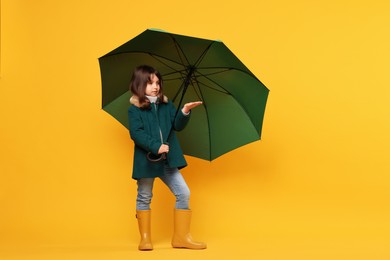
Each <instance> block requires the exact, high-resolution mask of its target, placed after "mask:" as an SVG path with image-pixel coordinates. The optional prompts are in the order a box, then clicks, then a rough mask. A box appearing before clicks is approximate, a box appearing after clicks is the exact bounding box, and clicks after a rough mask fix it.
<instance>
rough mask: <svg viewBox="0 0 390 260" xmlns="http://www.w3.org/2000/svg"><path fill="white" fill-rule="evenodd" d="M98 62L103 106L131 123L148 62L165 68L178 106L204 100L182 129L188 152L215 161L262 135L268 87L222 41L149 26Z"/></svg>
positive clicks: (165, 78)
mask: <svg viewBox="0 0 390 260" xmlns="http://www.w3.org/2000/svg"><path fill="white" fill-rule="evenodd" d="M99 64H100V70H101V79H102V107H103V110H105V111H106V112H108V113H109V114H111V115H112V116H113V117H114V118H116V119H117V120H118V121H119V122H120V123H121V124H123V125H124V126H125V127H127V128H128V118H127V108H128V107H129V105H130V104H129V98H130V96H131V93H130V92H129V83H130V79H131V75H132V72H133V70H134V68H135V67H137V66H139V65H143V64H146V65H150V66H152V67H154V68H156V69H157V70H158V71H159V72H160V73H161V75H162V77H163V89H164V94H165V95H166V96H168V98H169V99H171V100H172V101H173V102H174V104H175V105H176V106H179V104H180V100H181V99H183V100H182V102H183V104H185V103H187V102H191V101H198V100H201V101H203V105H202V106H199V107H197V108H195V109H194V111H193V113H192V115H191V120H190V122H189V123H188V125H187V127H186V128H185V129H184V130H183V131H181V132H178V133H177V136H178V138H179V140H180V144H181V147H182V149H183V151H184V153H185V154H187V155H190V156H194V157H198V158H202V159H205V160H210V161H211V160H213V159H215V158H217V157H219V156H221V155H223V154H224V153H227V152H229V151H231V150H233V149H235V148H238V147H240V146H243V145H245V144H248V143H250V142H253V141H256V140H259V139H260V137H261V130H262V123H263V118H264V111H265V106H266V102H267V97H268V93H269V90H268V89H267V87H266V86H264V84H263V83H261V81H260V80H259V79H258V78H257V77H256V76H255V75H254V74H253V73H252V72H251V71H250V70H249V69H248V68H247V67H246V66H245V65H244V64H243V63H242V62H241V61H240V60H239V59H238V58H237V57H236V56H235V55H234V54H233V53H232V52H231V51H230V50H229V49H228V48H227V47H226V46H225V44H223V43H222V42H221V41H213V40H207V39H200V38H195V37H190V36H184V35H178V34H173V33H168V32H164V31H161V30H150V29H149V30H146V31H144V32H143V33H141V34H139V35H138V36H136V37H135V38H133V39H131V40H130V41H128V42H126V43H125V44H123V45H121V46H119V47H118V48H116V49H114V50H113V51H111V52H109V53H107V54H106V55H104V56H102V57H100V58H99ZM183 93H184V95H183ZM178 109H180V108H178Z"/></svg>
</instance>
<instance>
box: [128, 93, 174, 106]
mask: <svg viewBox="0 0 390 260" xmlns="http://www.w3.org/2000/svg"><path fill="white" fill-rule="evenodd" d="M130 103H131V104H132V105H134V106H136V107H140V104H139V99H138V97H137V96H134V95H133V96H131V98H130ZM163 103H168V97H167V96H164V98H163Z"/></svg>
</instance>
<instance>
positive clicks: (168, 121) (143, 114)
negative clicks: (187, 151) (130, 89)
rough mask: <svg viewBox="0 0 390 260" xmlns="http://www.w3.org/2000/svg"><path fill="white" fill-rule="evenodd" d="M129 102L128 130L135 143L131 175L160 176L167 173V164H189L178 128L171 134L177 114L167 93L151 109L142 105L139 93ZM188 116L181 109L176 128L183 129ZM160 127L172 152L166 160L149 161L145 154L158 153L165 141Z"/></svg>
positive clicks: (174, 165) (179, 166)
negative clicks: (141, 106) (139, 100)
mask: <svg viewBox="0 0 390 260" xmlns="http://www.w3.org/2000/svg"><path fill="white" fill-rule="evenodd" d="M130 103H131V104H132V105H131V106H130V107H129V109H128V115H129V131H130V137H131V139H133V141H134V144H135V146H134V162H133V175H132V178H133V179H139V178H154V177H158V176H161V175H163V173H164V164H167V165H168V166H169V167H171V168H179V169H180V168H183V167H185V166H187V162H186V160H185V158H184V155H183V152H182V150H181V148H180V144H179V141H178V139H177V137H176V134H175V131H172V132H171V134H170V136H169V137H168V135H169V132H170V129H171V127H172V122H173V119H174V117H175V114H176V108H175V106H174V105H173V103H172V102H171V101H168V99H167V98H166V97H164V100H163V102H158V104H154V103H152V104H151V106H150V109H141V108H139V102H138V98H137V97H136V96H133V97H132V98H131V99H130ZM189 118H190V116H189V115H188V116H186V115H184V114H183V113H182V112H181V111H179V112H178V113H177V117H176V120H175V123H174V130H176V131H180V130H183V129H184V127H185V126H186V125H187V123H188V121H189ZM160 129H161V134H162V139H163V141H164V142H168V143H169V153H168V154H167V159H166V160H161V161H160V162H150V161H148V159H147V158H146V154H147V153H148V152H152V153H153V154H155V155H157V153H158V150H159V148H160V146H161V144H162V140H161V134H160Z"/></svg>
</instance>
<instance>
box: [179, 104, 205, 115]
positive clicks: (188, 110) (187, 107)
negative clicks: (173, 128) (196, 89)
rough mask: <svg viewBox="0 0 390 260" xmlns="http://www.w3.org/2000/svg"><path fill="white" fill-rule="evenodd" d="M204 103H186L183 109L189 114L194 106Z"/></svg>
mask: <svg viewBox="0 0 390 260" xmlns="http://www.w3.org/2000/svg"><path fill="white" fill-rule="evenodd" d="M202 104H203V102H202V101H195V102H189V103H187V104H185V105H184V107H183V109H182V110H181V111H182V112H183V113H184V114H188V113H189V112H190V110H191V109H193V108H194V107H197V106H200V105H202Z"/></svg>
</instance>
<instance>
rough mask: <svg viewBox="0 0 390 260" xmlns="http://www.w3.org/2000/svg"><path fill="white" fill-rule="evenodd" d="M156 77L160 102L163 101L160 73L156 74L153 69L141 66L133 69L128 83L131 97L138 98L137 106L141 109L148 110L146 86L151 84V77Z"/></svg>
mask: <svg viewBox="0 0 390 260" xmlns="http://www.w3.org/2000/svg"><path fill="white" fill-rule="evenodd" d="M153 74H154V75H156V77H157V78H158V80H159V81H160V92H159V93H158V95H157V97H158V99H159V100H160V101H162V100H163V97H164V94H163V80H162V77H161V74H160V72H158V71H157V70H156V69H155V68H153V67H151V66H148V65H141V66H138V67H136V68H135V70H134V72H133V76H132V77H131V81H130V91H131V92H132V93H133V95H135V96H137V97H138V102H139V105H140V107H141V108H142V109H149V108H150V101H149V99H148V98H147V97H146V95H145V89H146V85H147V84H148V83H151V80H152V75H153Z"/></svg>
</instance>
